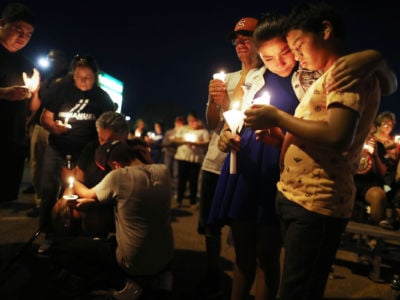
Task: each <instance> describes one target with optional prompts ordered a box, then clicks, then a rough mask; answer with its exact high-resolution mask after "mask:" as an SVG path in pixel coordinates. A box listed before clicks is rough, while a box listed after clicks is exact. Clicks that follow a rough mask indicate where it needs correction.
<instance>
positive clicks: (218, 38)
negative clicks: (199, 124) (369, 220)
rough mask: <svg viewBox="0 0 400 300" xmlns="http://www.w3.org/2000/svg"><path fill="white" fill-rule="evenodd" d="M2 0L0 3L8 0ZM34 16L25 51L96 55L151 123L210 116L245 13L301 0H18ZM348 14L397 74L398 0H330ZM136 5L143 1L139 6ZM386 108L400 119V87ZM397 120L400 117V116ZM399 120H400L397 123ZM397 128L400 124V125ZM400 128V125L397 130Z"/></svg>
mask: <svg viewBox="0 0 400 300" xmlns="http://www.w3.org/2000/svg"><path fill="white" fill-rule="evenodd" d="M9 2H12V1H2V3H1V4H0V7H1V9H2V8H3V7H4V5H5V4H6V3H9ZM21 2H22V3H25V4H27V5H28V6H29V7H31V9H32V10H33V11H34V13H35V15H36V17H37V26H36V30H35V33H34V35H33V37H32V39H31V41H30V43H29V44H28V46H27V47H26V48H25V49H24V50H23V52H24V53H25V54H26V55H27V56H28V57H29V58H30V59H32V61H35V60H36V58H37V57H38V56H40V55H45V54H46V53H47V52H48V51H49V50H50V49H52V48H54V49H60V50H63V51H64V52H65V53H66V54H67V55H68V56H69V58H71V59H72V57H73V56H74V55H75V54H78V53H79V54H86V55H92V56H94V57H95V58H96V59H97V62H98V64H99V67H100V69H101V70H103V71H104V72H106V73H109V74H111V75H112V76H114V77H116V78H118V79H119V80H121V81H123V82H124V105H123V107H122V112H123V113H125V114H126V115H129V116H130V117H131V118H132V119H133V120H135V119H136V118H139V117H143V118H144V119H145V120H146V122H147V123H148V124H149V125H150V124H151V122H152V121H155V120H163V121H164V122H165V123H166V125H167V127H168V126H169V125H170V124H172V120H173V118H174V117H175V115H178V114H183V115H186V114H187V113H188V112H189V111H196V112H197V113H198V115H199V116H200V117H201V118H202V119H205V117H204V110H205V104H206V100H207V88H208V82H209V80H210V78H211V76H212V74H213V73H215V72H216V71H219V70H220V69H224V70H226V71H227V72H229V71H235V70H237V69H238V68H239V67H240V65H239V62H238V59H237V57H236V54H235V52H234V48H233V46H232V45H231V43H230V42H228V41H226V40H225V36H226V34H227V33H228V32H230V31H231V30H232V29H233V27H234V25H235V23H236V22H237V21H238V20H239V19H240V18H241V17H246V16H253V17H259V16H260V15H261V14H262V13H263V12H266V11H269V10H274V11H276V10H277V11H280V12H282V13H286V12H288V10H289V9H290V8H291V7H292V6H293V4H294V3H296V1H285V0H275V1H267V0H264V1H240V2H239V1H237V0H232V1H226V0H221V1H218V0H214V1H210V0H204V1H194V2H193V1H186V3H185V2H184V3H182V1H179V2H181V3H175V2H174V1H140V6H139V5H138V3H139V2H137V1H120V0H113V1H107V2H106V3H103V2H104V1H84V0H80V1H76V0H69V1H53V3H49V1H40V0H30V1H21ZM328 2H331V3H333V4H334V6H335V7H336V8H337V9H338V10H339V11H340V12H341V13H342V15H343V16H344V20H345V23H346V24H347V28H348V37H349V42H350V47H351V49H352V50H360V49H367V48H374V49H378V50H379V51H381V52H382V53H383V54H384V56H385V57H386V58H387V60H388V62H389V63H390V64H391V65H392V67H393V69H394V70H395V72H396V73H397V74H398V76H399V74H400V51H399V50H400V46H399V37H400V17H399V16H398V14H399V13H398V10H397V9H396V8H395V1H389V0H382V1H378V2H377V1H374V2H373V3H370V2H371V1H352V0H347V1H343V0H332V1H328ZM136 5H138V6H137V7H136ZM381 110H391V111H393V112H395V113H396V114H397V117H398V119H400V92H399V91H397V92H396V93H395V94H394V95H392V96H388V97H383V98H382V105H381ZM398 123H400V121H399V122H398ZM398 125H399V124H398ZM396 130H397V129H396ZM399 132H400V130H399Z"/></svg>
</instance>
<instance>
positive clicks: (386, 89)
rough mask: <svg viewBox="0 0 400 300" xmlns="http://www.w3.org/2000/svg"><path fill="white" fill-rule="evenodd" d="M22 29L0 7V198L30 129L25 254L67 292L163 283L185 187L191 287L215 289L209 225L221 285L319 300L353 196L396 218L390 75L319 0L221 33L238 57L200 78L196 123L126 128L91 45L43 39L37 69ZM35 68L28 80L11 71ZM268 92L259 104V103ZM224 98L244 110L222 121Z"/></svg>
mask: <svg viewBox="0 0 400 300" xmlns="http://www.w3.org/2000/svg"><path fill="white" fill-rule="evenodd" d="M34 29H35V18H34V16H33V14H32V13H31V11H30V10H29V8H28V7H27V6H25V5H23V4H20V3H11V4H9V5H8V6H6V7H5V9H4V10H3V12H2V15H1V19H0V44H1V47H0V75H1V76H0V86H1V87H0V107H1V109H0V114H1V118H0V120H1V121H0V122H2V123H1V124H3V125H4V126H3V127H4V128H10V129H9V130H8V131H7V132H6V133H5V138H6V142H7V144H8V145H9V147H7V148H6V149H5V151H7V153H8V155H7V154H6V155H7V157H13V158H15V159H13V160H9V161H6V162H5V163H6V167H7V166H8V168H7V170H9V172H10V173H9V176H7V179H6V180H4V181H2V182H3V183H2V187H3V191H4V197H3V198H2V199H0V201H1V202H9V201H13V200H15V199H17V198H18V190H19V185H20V182H21V179H22V172H23V169H24V164H25V159H26V148H27V140H29V144H30V155H29V156H30V157H29V159H30V164H31V170H32V183H33V187H34V192H35V206H34V208H33V209H32V211H30V212H28V216H30V217H38V221H39V227H40V232H41V233H43V234H44V235H45V240H44V243H43V244H42V245H40V247H39V249H38V254H40V255H48V256H49V257H50V258H51V261H52V263H53V264H54V265H55V266H56V268H57V269H58V271H59V272H60V273H63V274H65V273H68V274H71V276H75V278H79V279H80V280H81V281H82V284H80V285H79V287H78V289H76V290H74V291H73V292H74V293H77V295H78V294H80V293H88V292H91V291H93V290H99V289H102V290H103V289H105V290H104V291H102V292H103V293H105V294H107V295H109V296H111V297H113V298H114V299H128V298H129V299H139V297H140V294H141V293H142V291H143V289H144V288H146V287H147V286H148V282H149V280H150V282H151V284H150V286H152V287H154V282H161V281H163V284H162V286H163V287H165V286H166V285H165V281H168V282H170V280H171V276H172V273H173V270H171V268H170V265H171V261H172V259H173V256H174V235H173V231H172V227H171V209H172V208H176V209H182V208H184V204H183V202H184V199H185V198H188V200H189V204H190V208H192V211H193V212H194V211H195V209H196V208H197V207H198V206H197V204H199V223H198V230H197V231H198V234H201V235H204V237H205V245H206V249H205V252H206V256H207V266H206V267H207V273H206V274H205V281H204V284H203V286H202V288H203V290H202V291H200V293H202V297H203V298H204V299H215V297H219V296H221V295H222V289H223V286H222V280H221V279H222V277H221V276H222V273H223V270H222V268H221V265H220V261H219V259H220V253H221V246H222V245H221V230H222V228H223V227H224V226H229V229H230V233H231V237H232V243H233V247H234V251H235V266H234V271H233V278H232V289H231V293H230V294H231V296H230V297H231V300H242V299H246V298H247V297H248V295H249V293H250V290H251V288H252V286H253V284H254V283H255V286H256V289H255V299H257V300H274V299H277V298H279V299H281V300H286V299H288V300H291V299H323V295H324V290H325V285H326V281H327V279H328V275H329V272H330V270H331V267H332V264H333V261H334V259H335V255H336V251H337V250H338V248H339V244H340V241H341V237H342V234H343V233H344V231H345V228H346V225H347V223H348V222H349V220H351V218H352V217H353V208H354V207H355V203H356V201H361V202H363V203H364V204H365V206H366V207H369V216H368V222H370V223H373V224H375V225H378V226H381V227H383V228H385V229H391V230H393V229H398V228H399V225H398V224H399V218H398V215H399V212H400V189H399V187H400V162H399V150H400V138H397V137H396V136H394V135H393V133H392V131H393V129H394V126H395V124H396V115H395V113H393V112H387V111H385V112H380V102H381V98H382V96H384V95H389V94H392V93H393V92H394V91H396V90H397V77H396V75H395V74H394V73H393V70H392V69H391V68H390V67H389V65H388V63H387V62H386V60H385V59H384V57H383V56H382V54H381V53H379V52H378V51H376V50H363V51H359V52H353V53H348V52H347V51H346V44H345V40H344V33H345V31H346V30H345V26H344V25H343V24H342V23H341V20H340V18H339V17H338V15H337V14H336V12H335V10H334V9H333V8H332V7H331V6H329V5H327V4H325V3H322V2H321V3H317V4H312V3H308V4H302V5H299V6H296V7H295V8H293V10H292V11H291V12H290V13H289V14H288V15H281V14H277V13H264V14H262V15H261V17H260V18H254V17H245V18H241V19H240V20H239V21H238V22H237V23H236V24H235V27H234V29H233V31H232V32H230V33H229V34H228V40H229V41H232V44H233V46H234V49H235V52H236V55H237V57H238V60H239V61H240V63H241V68H240V69H239V70H237V71H234V72H229V73H227V74H226V77H225V78H216V79H214V78H213V79H211V80H210V82H209V86H208V99H207V100H206V101H205V107H206V108H205V112H204V117H205V120H206V122H203V121H202V117H201V116H198V115H197V113H196V112H188V113H187V115H186V117H185V116H176V118H175V119H174V120H173V121H174V125H173V128H165V125H164V121H162V120H156V121H152V123H151V124H152V128H148V127H147V124H146V121H145V120H144V119H143V118H138V119H137V120H135V124H134V126H132V127H130V124H129V123H128V121H127V119H126V117H125V115H124V114H122V113H118V112H116V111H115V104H114V103H113V101H112V99H111V98H110V96H109V95H108V94H107V93H106V92H105V91H104V90H103V89H101V88H100V87H99V85H98V82H97V78H98V72H99V67H98V64H97V62H96V60H95V59H94V57H92V56H90V55H77V56H75V57H73V58H72V60H71V63H70V65H69V68H68V63H67V62H68V59H67V58H66V57H65V55H64V54H63V53H62V52H61V51H58V50H51V51H50V52H49V54H48V57H49V59H52V60H54V62H57V64H54V66H55V68H54V69H53V70H52V71H51V72H49V73H48V74H46V75H47V76H45V77H43V78H40V74H39V75H38V74H37V73H38V72H37V71H36V70H35V69H34V66H33V65H32V64H31V63H30V62H29V60H28V59H26V58H25V57H24V56H23V55H22V54H21V53H20V50H21V49H22V48H24V47H25V46H26V45H27V44H28V42H29V40H30V38H31V37H32V35H33V32H34ZM22 74H25V75H24V76H22ZM35 75H36V76H37V78H36V80H37V82H36V83H37V84H35V85H31V84H30V85H29V84H27V83H26V82H24V77H26V76H32V78H33V77H34V76H35ZM267 93H268V94H269V95H270V99H269V102H268V105H265V104H259V102H257V101H256V100H257V99H259V98H262V97H264V96H265V95H266V94H267ZM236 104H237V106H235V107H233V106H234V105H236ZM230 109H236V110H238V111H241V112H242V113H243V115H242V116H243V118H242V119H241V120H239V121H240V122H241V123H240V124H239V128H238V130H237V131H236V132H232V129H231V128H230V126H229V125H230V124H229V123H227V122H226V118H225V113H226V112H227V111H228V110H230ZM27 128H29V129H30V130H27ZM234 153H235V154H236V155H234ZM66 157H68V159H69V160H70V164H71V165H70V166H69V167H65V166H64V163H65V160H66ZM233 160H235V161H234V162H235V163H236V170H235V171H234V172H232V169H231V167H232V162H233ZM187 190H188V192H189V193H188V196H187V194H186V193H187ZM173 201H174V202H173ZM282 249H284V257H283V265H282V266H281V262H280V258H281V255H282V253H281V251H282ZM76 262H79V263H76ZM83 262H85V263H83ZM281 270H282V273H281ZM93 274H96V276H93ZM63 278H65V276H64V277H63ZM160 278H161V279H160ZM167 286H168V287H167V289H171V284H169V285H167ZM70 292H71V291H70Z"/></svg>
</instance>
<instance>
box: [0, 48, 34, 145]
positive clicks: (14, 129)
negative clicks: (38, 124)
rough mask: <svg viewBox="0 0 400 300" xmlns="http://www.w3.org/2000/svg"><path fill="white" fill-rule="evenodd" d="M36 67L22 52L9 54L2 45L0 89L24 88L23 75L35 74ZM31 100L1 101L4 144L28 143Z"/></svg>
mask: <svg viewBox="0 0 400 300" xmlns="http://www.w3.org/2000/svg"><path fill="white" fill-rule="evenodd" d="M33 68H34V65H33V64H32V63H31V62H30V61H29V60H28V59H26V58H25V57H24V56H23V55H22V54H21V53H20V52H13V53H12V52H9V51H8V50H7V49H5V48H4V47H3V46H2V45H0V87H2V88H4V87H10V86H15V85H19V86H23V85H24V84H25V83H24V80H23V78H22V73H23V72H25V73H27V74H28V75H29V76H32V74H33ZM28 105H29V99H25V100H22V101H9V100H5V99H0V128H2V129H4V130H3V132H2V135H1V138H2V141H3V143H4V144H7V143H13V144H19V145H23V144H25V142H26V136H27V135H26V121H27V116H28V113H29V109H28V108H29V106H28Z"/></svg>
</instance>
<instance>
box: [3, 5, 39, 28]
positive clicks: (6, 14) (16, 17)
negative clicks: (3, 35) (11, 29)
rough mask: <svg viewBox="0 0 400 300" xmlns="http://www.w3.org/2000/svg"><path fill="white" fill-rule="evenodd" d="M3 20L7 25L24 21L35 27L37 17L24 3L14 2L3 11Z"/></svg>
mask: <svg viewBox="0 0 400 300" xmlns="http://www.w3.org/2000/svg"><path fill="white" fill-rule="evenodd" d="M1 18H2V19H3V20H4V22H5V23H13V22H17V21H23V22H26V23H28V24H30V25H32V26H33V27H35V17H34V16H33V13H32V11H31V9H30V8H29V7H28V6H26V5H24V4H22V3H18V2H14V3H10V4H8V5H7V6H6V7H5V8H4V9H3V12H2V14H1Z"/></svg>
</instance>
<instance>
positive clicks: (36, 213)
mask: <svg viewBox="0 0 400 300" xmlns="http://www.w3.org/2000/svg"><path fill="white" fill-rule="evenodd" d="M26 215H27V216H28V217H31V218H37V217H39V208H37V207H33V208H32V209H31V210H30V211H28V212H27V213H26Z"/></svg>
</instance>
